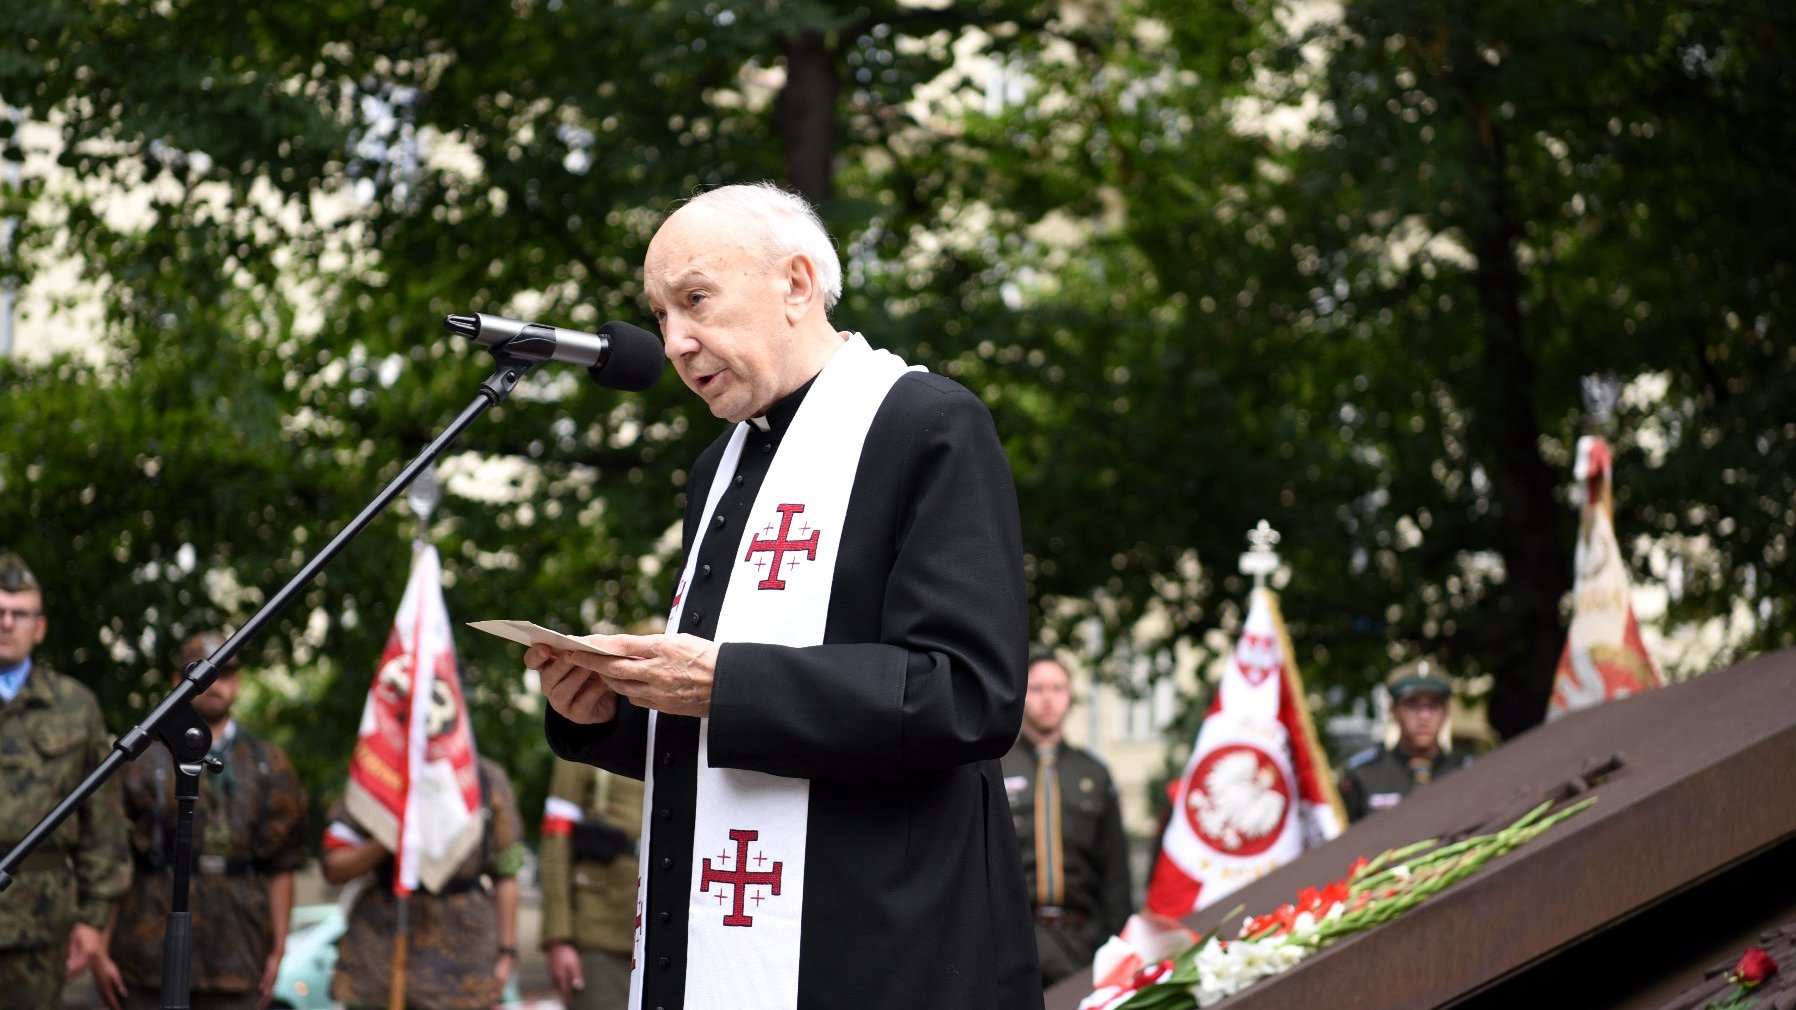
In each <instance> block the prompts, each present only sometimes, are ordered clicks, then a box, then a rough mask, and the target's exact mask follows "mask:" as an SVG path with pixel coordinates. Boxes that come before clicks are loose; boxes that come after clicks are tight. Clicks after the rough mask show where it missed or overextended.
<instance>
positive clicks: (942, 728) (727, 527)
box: [547, 372, 1042, 1010]
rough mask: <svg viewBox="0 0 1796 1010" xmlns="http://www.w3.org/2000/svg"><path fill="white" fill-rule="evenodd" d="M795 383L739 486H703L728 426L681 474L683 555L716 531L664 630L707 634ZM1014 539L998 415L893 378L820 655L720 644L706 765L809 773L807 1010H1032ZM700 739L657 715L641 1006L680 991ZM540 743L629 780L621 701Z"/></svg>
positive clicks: (632, 771)
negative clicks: (1020, 837)
mask: <svg viewBox="0 0 1796 1010" xmlns="http://www.w3.org/2000/svg"><path fill="white" fill-rule="evenodd" d="M808 391H809V386H808V385H807V386H806V387H805V388H804V389H800V390H799V391H798V392H796V393H794V394H792V395H791V396H789V397H787V398H786V399H785V400H782V401H781V402H780V403H779V404H778V405H776V406H775V407H774V408H773V409H772V410H771V411H769V412H768V414H767V417H766V420H767V422H768V428H767V429H766V430H762V429H760V428H759V427H758V426H757V427H753V428H751V429H750V431H749V432H748V440H747V443H746V444H745V445H744V448H743V453H742V461H741V464H740V466H739V468H738V470H737V472H736V473H735V474H723V475H719V474H718V473H717V468H718V465H719V463H720V462H721V458H722V456H723V451H724V447H725V445H726V444H727V442H728V440H729V432H730V430H726V432H725V434H724V436H723V437H721V438H719V439H718V440H717V441H716V442H714V443H712V444H711V446H710V447H709V448H708V449H706V450H705V451H704V452H703V453H702V454H701V455H700V456H699V458H698V461H697V463H696V464H695V465H694V466H693V471H692V477H691V480H690V481H689V482H688V484H687V487H686V495H687V498H686V501H687V506H686V517H685V541H684V542H685V544H686V545H687V549H688V550H690V549H691V544H692V542H693V540H694V539H695V537H696V535H697V533H698V529H699V523H701V522H704V523H710V524H712V525H711V527H710V528H709V529H708V530H707V532H706V535H705V537H704V541H703V545H702V549H701V552H700V556H699V557H698V558H697V559H695V560H696V561H697V565H696V566H693V567H692V572H693V579H692V582H693V584H692V585H691V586H689V587H686V592H687V594H688V596H687V599H686V606H685V610H684V612H683V616H682V620H681V627H680V628H679V629H678V630H680V631H683V632H688V633H691V634H695V635H700V636H703V637H707V638H709V637H711V635H710V633H711V630H712V629H713V628H715V627H716V618H717V610H718V607H719V606H720V605H721V604H722V602H723V599H724V590H725V587H726V584H727V581H728V578H729V573H730V571H731V569H732V568H733V567H734V561H735V560H736V558H737V557H740V554H738V553H737V552H739V551H741V550H742V536H743V533H744V529H743V527H744V525H745V524H746V522H747V521H748V512H749V510H750V508H751V507H752V505H753V504H754V499H755V494H756V492H757V491H758V489H759V488H760V485H761V482H762V478H763V477H765V476H766V474H767V469H768V466H769V464H770V463H771V462H772V460H773V458H774V456H775V454H777V452H778V451H779V444H780V440H781V438H782V436H783V435H784V433H785V431H786V428H787V427H788V426H789V425H790V423H791V421H792V417H793V415H794V414H795V413H796V412H797V409H798V404H799V402H800V401H802V399H803V398H804V396H805V394H806V393H807V392H808ZM731 430H733V429H731ZM717 479H722V480H728V481H731V482H732V483H733V484H734V486H733V487H730V488H728V489H727V490H726V493H725V495H724V497H723V499H722V501H721V503H720V505H719V507H718V510H717V512H716V514H714V515H700V514H699V513H700V512H701V511H703V510H704V508H705V503H706V501H707V498H708V496H709V493H710V490H711V487H712V482H713V481H714V480H717ZM719 517H721V518H719ZM1021 541H1022V536H1021V526H1020V522H1019V520H1018V516H1017V505H1016V491H1015V488H1014V486H1013V484H1012V482H1011V477H1010V467H1009V463H1008V461H1007V460H1006V459H1005V456H1004V450H1003V448H1002V446H1001V445H1000V444H999V442H998V437H997V433H996V431H995V430H994V427H993V425H992V420H991V415H990V413H989V412H988V411H987V410H986V409H985V406H984V405H983V404H981V403H980V402H979V401H978V399H977V398H975V397H974V396H973V395H972V394H971V393H970V392H968V391H967V390H966V389H965V388H963V387H962V386H960V385H959V384H958V383H956V382H953V381H952V380H949V379H945V378H942V377H940V376H935V375H930V374H927V373H921V372H912V373H907V374H905V375H904V376H903V377H901V378H900V379H899V380H898V381H897V382H896V383H895V384H894V385H893V386H892V389H891V392H890V393H889V394H888V395H887V397H886V399H885V401H884V403H883V404H881V406H880V408H879V411H878V413H877V414H876V415H875V416H874V419H873V425H872V428H871V429H870V431H869V432H868V435H867V441H866V443H865V446H864V448H863V450H862V453H861V459H860V465H859V469H858V470H857V471H856V473H855V477H854V484H853V488H852V491H851V493H850V497H849V500H848V510H847V517H846V521H845V526H844V529H843V532H842V535H841V550H840V554H839V555H838V557H837V561H836V570H835V581H834V585H833V588H832V591H831V595H830V603H829V613H828V615H827V619H826V622H825V626H824V637H823V644H821V645H816V646H809V647H804V648H793V647H789V646H776V645H763V644H751V643H741V642H735V643H725V644H724V645H723V646H722V647H721V648H720V650H719V654H718V662H717V674H716V679H715V682H714V684H713V692H712V700H711V716H710V739H709V741H708V745H709V753H710V760H711V763H712V764H713V765H714V766H717V767H724V768H737V769H746V770H751V771H758V772H765V773H768V774H773V775H782V776H791V777H800V778H808V779H810V780H811V792H810V812H809V818H810V819H809V828H808V837H809V844H808V847H807V848H808V851H807V858H806V863H805V887H804V894H805V898H804V907H803V914H802V920H801V932H802V940H801V945H800V951H799V966H798V1005H799V1007H801V1008H805V1010H846V1008H872V1010H877V1008H883V1007H907V1008H916V1007H923V1008H930V1010H945V1008H968V1010H972V1008H978V1010H1009V1008H1015V1007H1031V1008H1039V1007H1041V1006H1042V994H1041V983H1040V976H1039V975H1038V973H1037V968H1036V954H1035V940H1034V933H1033V927H1032V925H1031V922H1030V914H1029V904H1028V896H1027V892H1026V890H1025V889H1024V886H1023V877H1022V870H1021V866H1020V862H1019V858H1018V851H1017V842H1016V834H1015V831H1014V829H1013V827H1012V825H1011V821H1010V809H1009V804H1008V801H1007V800H1006V798H1005V795H1004V787H1003V776H1002V773H1001V772H1000V770H999V767H998V759H999V758H1000V757H1002V756H1003V755H1004V753H1005V752H1006V751H1008V750H1009V749H1010V746H1011V744H1012V743H1014V742H1015V740H1016V738H1017V733H1018V730H1019V728H1020V726H1021V724H1022V711H1023V695H1024V692H1025V689H1026V685H1027V672H1026V669H1025V657H1026V656H1027V652H1028V613H1027V605H1026V601H1025V598H1024V590H1023V565H1022V542H1021ZM699 726H700V723H699V721H698V720H697V719H693V718H685V717H672V716H662V717H661V719H660V720H659V727H658V729H657V734H656V735H657V747H656V751H657V753H656V754H655V755H654V756H653V760H654V761H656V762H657V765H656V768H655V786H654V790H653V795H652V796H651V797H650V798H649V805H648V811H647V813H648V817H647V819H646V820H645V821H644V825H643V827H644V830H645V831H646V832H648V833H649V844H648V852H647V859H646V860H645V861H644V862H643V865H642V872H643V874H644V875H645V876H646V877H647V879H648V896H647V906H646V908H645V909H644V910H643V924H644V928H645V929H646V930H647V934H646V939H645V947H644V963H643V965H642V966H641V971H642V974H643V998H642V1007H643V1008H644V1010H655V1008H662V1010H674V1008H676V1007H680V1006H682V1005H683V1002H684V990H685V976H686V971H687V965H686V956H685V955H686V921H685V920H686V914H687V913H686V910H687V907H688V899H689V894H688V892H689V890H690V886H691V881H692V860H693V858H694V854H693V851H692V850H693V841H692V835H693V817H694V811H693V797H694V790H695V778H694V774H695V770H696V763H697V760H698V750H697V748H698V734H699ZM547 730H548V736H549V742H550V745H551V746H552V747H553V748H554V750H555V752H556V753H558V754H560V755H561V756H563V757H565V758H569V759H571V760H576V761H585V762H588V763H591V764H596V765H599V766H600V767H603V768H608V769H610V770H612V771H615V772H618V773H620V774H624V775H631V776H634V777H637V778H642V777H643V771H644V768H643V761H644V758H645V754H644V751H645V748H646V746H647V713H646V712H645V711H644V710H642V709H638V708H635V707H634V706H631V705H629V704H628V703H627V702H625V703H623V704H622V705H620V708H619V714H618V717H617V718H616V719H615V720H613V721H612V722H610V723H607V724H604V725H601V726H585V725H579V724H576V723H572V722H569V721H567V720H566V719H564V718H562V717H561V716H560V715H559V714H557V713H556V712H555V711H554V710H553V709H551V710H550V711H549V715H548V720H547ZM694 970H695V971H701V972H702V971H704V970H705V966H704V965H698V966H694Z"/></svg>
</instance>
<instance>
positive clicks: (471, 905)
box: [323, 758, 524, 1010]
mask: <svg viewBox="0 0 1796 1010" xmlns="http://www.w3.org/2000/svg"><path fill="white" fill-rule="evenodd" d="M480 798H481V802H482V803H483V804H484V805H485V807H486V809H485V810H484V811H483V816H484V818H485V821H486V824H485V829H484V831H483V832H482V834H481V843H480V845H479V846H477V847H476V848H475V849H474V851H473V852H471V853H469V854H468V858H467V859H466V860H464V861H463V862H462V865H461V866H459V867H457V868H456V871H455V873H454V875H453V876H451V877H450V878H449V881H448V883H446V884H445V885H444V886H443V890H442V892H441V893H439V894H431V893H429V892H427V891H422V890H420V891H415V892H413V893H412V895H411V897H410V898H408V899H406V922H407V940H406V958H407V963H406V975H405V1005H406V1007H407V1008H408V1010H488V1008H490V1007H491V1006H492V1005H493V1004H494V1003H496V1002H498V999H499V993H500V991H501V990H502V989H503V988H504V985H505V981H506V980H507V979H508V978H509V977H510V976H511V973H512V972H513V971H516V970H517V961H518V946H517V945H518V939H517V938H518V881H517V875H518V871H519V870H520V869H522V868H523V866H524V832H523V822H522V821H521V820H520V819H519V817H518V802H517V798H516V797H515V796H514V795H513V793H512V789H511V780H510V779H508V778H506V776H505V771H504V769H502V768H500V767H499V766H498V765H497V764H495V763H493V762H492V761H490V760H488V759H486V758H481V759H480ZM323 863H324V879H325V880H326V881H327V882H329V883H332V884H338V885H341V884H347V883H349V882H350V881H352V880H355V879H356V878H358V877H364V876H365V877H366V878H367V880H366V883H365V885H364V889H363V890H362V892H361V893H360V894H359V895H357V896H356V897H355V898H354V899H353V904H352V906H351V908H350V911H349V923H348V926H347V928H346V929H345V930H344V932H343V937H342V939H340V940H338V941H337V972H336V975H335V976H334V977H333V978H332V979H331V998H332V999H333V1000H337V1001H338V1002H341V1003H344V1004H347V1005H348V1007H349V1010H364V1008H366V1010H375V1008H384V1007H386V1006H387V996H388V990H389V986H390V983H391V978H392V966H393V935H394V933H395V932H396V931H397V916H396V914H395V912H396V901H397V899H396V898H394V896H393V872H394V860H393V854H392V853H391V852H389V851H387V849H386V847H385V846H383V845H381V844H380V842H378V841H376V840H374V839H373V838H371V837H369V832H368V831H367V830H366V829H364V828H363V827H362V826H361V825H360V824H357V823H356V822H355V820H354V818H352V817H351V816H350V815H349V811H348V810H347V809H346V808H345V807H344V805H343V804H342V803H341V802H339V803H338V804H337V805H336V806H335V807H333V808H332V809H331V814H330V827H329V829H328V830H327V832H326V834H325V839H324V860H323Z"/></svg>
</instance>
